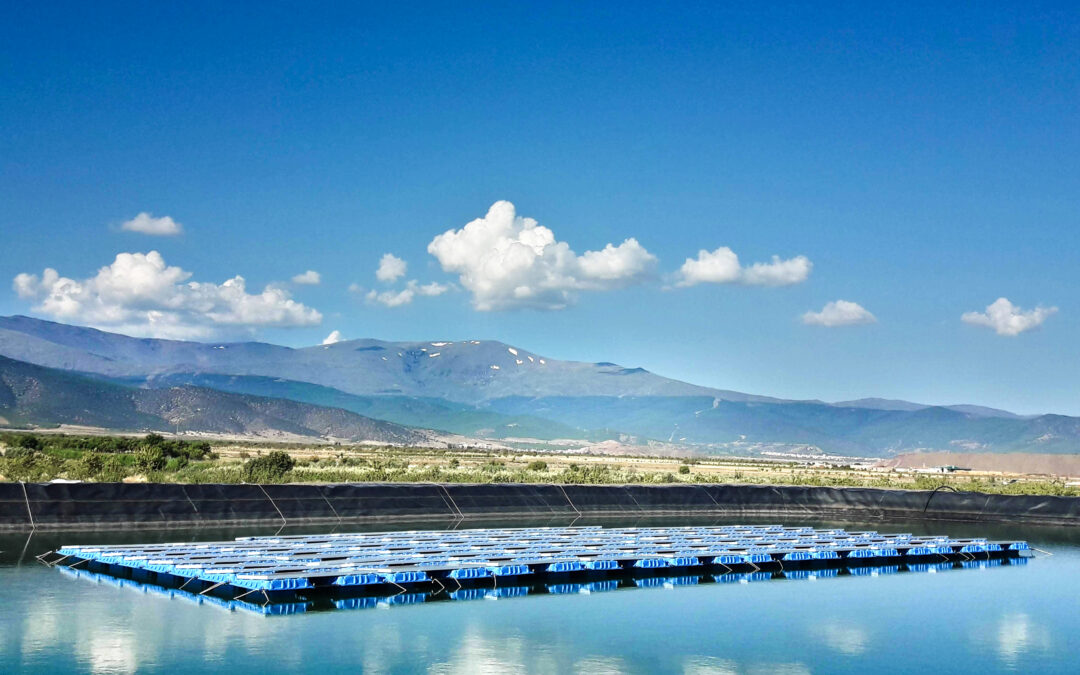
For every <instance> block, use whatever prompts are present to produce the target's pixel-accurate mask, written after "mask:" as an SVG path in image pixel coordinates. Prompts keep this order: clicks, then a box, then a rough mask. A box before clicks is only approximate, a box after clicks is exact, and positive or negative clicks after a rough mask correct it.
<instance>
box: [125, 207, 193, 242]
mask: <svg viewBox="0 0 1080 675" xmlns="http://www.w3.org/2000/svg"><path fill="white" fill-rule="evenodd" d="M120 229H121V230H127V231H128V232H141V233H143V234H152V235H155V236H158V237H172V236H176V235H178V234H180V233H182V232H183V231H184V227H183V225H181V224H180V223H178V222H176V221H175V220H173V219H172V218H170V217H169V216H162V217H160V218H155V217H154V216H152V215H151V214H149V213H147V212H146V211H143V212H142V213H140V214H139V215H137V216H135V217H134V218H132V219H131V220H128V221H125V222H124V223H123V224H121V225H120Z"/></svg>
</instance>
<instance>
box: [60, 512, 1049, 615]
mask: <svg viewBox="0 0 1080 675" xmlns="http://www.w3.org/2000/svg"><path fill="white" fill-rule="evenodd" d="M56 554H57V555H58V556H60V557H58V558H56V559H55V560H53V561H51V563H49V564H53V565H56V564H60V565H63V566H66V567H69V568H80V567H81V568H82V569H84V570H87V571H89V572H92V573H95V574H106V575H111V576H114V577H121V578H130V579H131V580H134V581H137V582H149V583H154V584H157V585H160V586H161V587H164V588H179V589H186V590H187V591H195V592H197V593H199V594H206V593H210V592H216V593H218V594H224V595H227V596H228V597H230V598H233V597H242V596H244V595H248V594H250V593H253V592H256V591H259V592H262V595H263V596H264V597H266V598H267V600H269V599H270V594H281V593H291V594H296V593H300V594H302V595H303V594H312V593H319V592H321V591H327V592H332V593H338V592H342V591H354V592H358V593H369V592H370V593H376V592H380V591H381V592H382V593H383V594H385V593H386V590H387V589H388V588H390V589H394V590H395V591H396V592H398V593H399V596H397V597H401V598H404V597H405V596H408V595H410V594H413V595H415V593H414V591H415V592H416V593H421V594H422V593H425V592H432V591H437V592H443V591H445V592H447V593H456V592H467V591H469V590H476V589H477V588H484V587H486V588H487V590H493V589H498V587H500V586H501V587H504V588H506V587H514V586H523V585H525V584H535V583H537V582H538V581H553V582H554V583H552V584H549V585H548V588H549V591H548V592H552V593H557V592H563V591H565V592H580V591H581V590H582V589H581V588H576V589H575V590H574V591H569V589H570V588H571V587H574V586H575V584H573V583H571V582H573V581H577V580H587V581H588V582H589V583H590V584H593V586H589V587H588V588H589V589H591V591H595V590H604V589H605V588H606V586H604V585H603V584H604V582H605V581H609V580H610V579H618V578H621V577H644V578H643V579H639V581H645V582H649V581H650V577H651V578H666V579H689V578H692V577H694V575H693V574H690V572H705V573H719V574H720V575H724V574H732V573H743V574H751V575H752V574H755V573H767V574H769V575H770V576H771V574H772V573H774V572H780V573H797V572H806V573H807V574H808V575H810V574H813V573H815V570H818V571H820V570H828V569H830V568H831V569H832V570H833V571H837V570H838V569H839V568H872V567H876V568H882V567H886V568H887V567H898V566H899V565H905V566H907V567H909V568H910V567H911V566H912V565H934V564H938V563H941V564H948V565H949V566H952V565H953V564H954V563H957V564H959V563H963V562H971V561H980V560H995V559H996V560H1002V559H1017V558H1024V557H1027V556H1029V555H1030V550H1029V549H1028V546H1027V544H1026V543H1025V542H1022V541H988V540H986V539H979V538H974V539H954V538H949V537H944V536H915V535H911V534H879V533H877V532H846V531H844V530H838V529H813V528H809V527H783V526H780V525H771V526H724V527H660V528H601V527H552V528H547V527H544V528H512V529H478V530H456V531H406V532H384V533H360V534H324V535H301V536H283V537H242V538H239V539H236V540H234V541H230V542H207V543H182V544H147V545H142V546H130V545H124V546H64V547H62V548H60V549H59V550H57V551H56ZM76 571H78V570H77V569H76ZM700 576H701V575H698V577H696V578H700ZM717 580H718V581H719V580H720V579H717ZM663 583H678V582H671V581H665V582H663ZM596 584H600V585H599V586H596ZM609 585H610V584H609ZM562 586H565V587H566V588H565V589H562V591H560V590H558V589H560V588H561V587H562ZM591 591H589V592H591ZM351 600H354V601H356V600H357V598H352V599H351ZM398 602H404V600H403V599H402V600H399V601H398Z"/></svg>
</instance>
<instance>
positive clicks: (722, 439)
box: [0, 316, 1080, 456]
mask: <svg viewBox="0 0 1080 675" xmlns="http://www.w3.org/2000/svg"><path fill="white" fill-rule="evenodd" d="M0 355H2V356H4V357H7V358H6V359H5V360H4V361H2V362H0V366H2V367H0V375H2V377H3V380H2V381H3V382H5V383H7V382H8V380H9V379H12V378H14V377H15V375H11V374H10V373H14V372H17V373H18V377H21V378H23V379H22V380H20V381H21V382H23V386H25V384H26V381H27V378H31V379H33V378H38V379H40V380H41V381H42V382H46V381H47V382H48V388H47V390H48V392H49V396H50V397H52V398H53V399H55V400H65V401H66V400H67V399H65V398H64V397H65V396H67V392H80V391H81V392H91V393H92V392H93V391H94V388H95V387H97V388H100V390H101V391H102V392H108V396H104V395H103V396H102V397H99V398H100V399H101V400H102V403H101V404H100V405H97V404H95V403H94V401H93V398H92V397H90V398H89V399H86V400H83V399H79V400H80V401H81V402H80V403H79V405H80V406H83V407H82V408H79V410H78V411H77V412H78V414H77V415H76V417H77V418H78V419H79V420H80V422H78V423H82V424H95V425H97V426H104V427H109V428H143V427H145V428H161V427H160V422H159V421H160V420H168V419H172V418H174V417H176V416H177V415H180V416H184V414H181V413H178V412H177V411H178V410H181V409H183V410H187V411H188V413H185V414H186V415H187V417H188V418H190V420H189V421H187V422H185V426H186V427H187V428H189V429H192V430H196V429H197V430H202V431H208V432H210V431H213V432H221V431H224V430H225V429H226V427H229V426H230V424H231V426H232V429H230V431H229V433H242V432H243V429H245V428H247V429H249V430H255V431H259V432H260V433H266V432H267V431H268V430H271V429H278V430H280V431H281V432H282V433H298V434H300V435H320V436H333V437H335V438H349V439H359V440H377V441H384V442H403V443H410V442H418V439H420V438H426V439H429V440H430V439H432V438H434V437H437V436H438V432H441V433H449V434H461V435H466V436H471V437H474V438H494V439H507V438H515V439H536V440H537V441H551V440H555V439H578V440H582V441H596V440H605V439H620V440H624V441H628V442H632V443H639V444H643V443H647V442H650V441H656V442H663V443H669V444H676V445H682V446H686V447H688V448H692V449H697V450H700V451H703V452H746V451H751V450H753V449H754V448H760V447H762V446H769V445H800V446H815V447H817V448H820V449H822V450H824V451H827V452H833V453H839V454H849V455H860V456H890V455H893V454H895V453H898V452H908V451H912V450H943V451H967V452H972V451H978V452H1017V451H1019V452H1024V451H1029V452H1042V453H1071V452H1076V451H1077V448H1078V447H1080V442H1078V441H1080V418H1074V417H1067V416H1062V415H1036V416H1021V415H1016V414H1013V413H1010V412H1008V411H1004V410H997V409H993V408H986V407H980V406H973V405H955V406H928V405H921V404H917V403H910V402H907V401H894V400H886V399H861V400H858V401H845V402H840V403H825V402H822V401H790V400H783V399H778V398H772V397H768V396H758V395H753V394H745V393H740V392H736V391H729V390H724V389H714V388H710V387H704V386H699V385H694V384H689V383H686V382H680V381H678V380H673V379H670V378H666V377H663V376H660V375H657V374H654V373H651V372H649V371H646V370H644V369H642V368H630V367H624V366H620V365H616V364H614V363H607V362H601V363H583V362H575V361H563V360H558V359H553V358H550V357H547V356H541V355H539V354H536V353H535V352H532V351H529V350H527V349H524V348H521V347H516V346H512V345H507V344H504V343H501V342H497V341H489V340H465V341H453V342H451V341H430V342H386V341H380V340H374V339H361V340H349V341H343V342H338V343H335V344H330V345H318V346H313V347H306V348H299V349H294V348H290V347H283V346H278V345H272V344H266V343H261V342H223V343H199V342H189V341H176V340H159V339H149V338H133V337H128V336H124V335H118V334H114V333H107V332H103V331H99V330H95V329H91V328H84V327H79V326H70V325H65V324H59V323H53V322H49V321H42V320H38V319H33V318H29V317H23V316H13V317H0ZM31 366H34V367H37V370H33V369H32V368H31ZM10 389H11V386H10V383H8V390H10ZM163 392H164V393H163ZM72 396H74V394H72ZM108 397H113V398H109V399H108V400H114V399H116V400H121V399H122V400H124V401H127V402H129V403H130V405H128V404H125V407H123V408H116V407H111V408H110V406H111V405H112V404H109V405H106V404H105V403H104V401H105V400H106V398H108ZM72 400H74V399H72ZM193 401H197V403H195V402H193ZM272 402H277V403H272ZM5 406H7V407H6V408H5ZM65 406H67V404H65ZM184 406H187V407H186V408H184ZM275 406H276V407H275ZM75 407H78V406H75ZM67 408H68V409H69V412H71V411H72V410H74V408H72V407H71V406H67ZM106 408H109V409H106ZM195 408H199V409H201V410H203V411H206V410H209V409H213V410H218V409H220V410H222V411H223V410H225V409H229V410H242V411H245V412H244V413H243V414H242V415H240V417H242V418H243V419H244V421H243V422H242V423H240V422H233V423H227V422H226V421H225V420H226V419H229V415H227V414H225V413H223V412H222V413H221V414H213V415H211V414H209V413H207V414H206V415H204V416H203V417H199V416H197V415H194V414H189V413H190V412H191V411H192V410H194V409H195ZM121 409H122V410H124V411H127V412H126V413H125V416H123V417H122V419H118V418H117V417H116V415H117V411H118V410H121ZM5 411H6V412H5ZM59 412H60V411H58V410H57V409H56V406H51V407H50V406H49V405H46V404H44V403H43V399H40V398H39V399H36V400H35V402H34V403H33V404H31V403H30V402H29V400H28V399H26V397H25V395H24V396H23V397H22V398H19V397H18V396H15V395H14V394H12V393H11V391H8V392H7V393H5V390H4V389H2V388H0V417H4V418H7V419H8V420H9V423H15V421H16V420H17V421H18V422H19V423H37V424H45V423H53V424H55V423H59V422H62V421H64V420H62V419H61V417H62V415H59ZM237 414H239V413H237ZM58 415H59V416H58ZM147 415H149V417H145V416H147ZM170 415H172V417H170ZM234 417H235V416H234ZM155 420H159V421H157V422H156V421H155ZM72 423H75V422H72ZM155 425H157V426H155ZM380 425H387V426H380ZM431 430H434V432H436V433H434V434H433V432H432V431H431Z"/></svg>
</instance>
